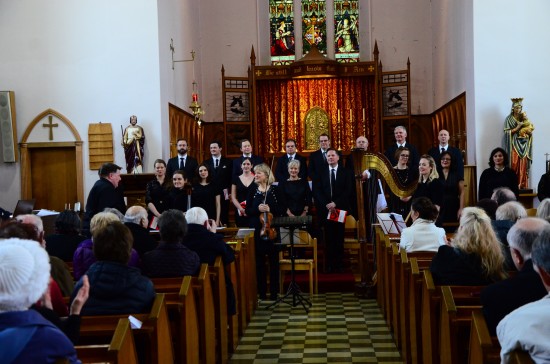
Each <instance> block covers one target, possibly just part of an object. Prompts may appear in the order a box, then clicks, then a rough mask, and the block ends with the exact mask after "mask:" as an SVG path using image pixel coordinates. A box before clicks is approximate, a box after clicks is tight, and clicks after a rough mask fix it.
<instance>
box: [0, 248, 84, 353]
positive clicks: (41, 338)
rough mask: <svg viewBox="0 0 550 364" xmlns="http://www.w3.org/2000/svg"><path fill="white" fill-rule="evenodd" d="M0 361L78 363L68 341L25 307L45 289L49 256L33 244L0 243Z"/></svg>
mask: <svg viewBox="0 0 550 364" xmlns="http://www.w3.org/2000/svg"><path fill="white" fill-rule="evenodd" d="M0 262H2V264H1V265H0V287H1V288H0V343H1V345H0V358H2V362H3V363H14V364H18V363H54V362H55V361H56V360H57V359H65V360H66V361H67V362H68V363H80V361H79V360H78V359H77V357H76V351H75V348H74V346H73V344H72V343H71V341H70V340H69V339H68V338H67V336H65V334H63V333H62V332H61V331H60V330H59V329H58V328H57V327H55V326H54V325H53V324H52V323H51V322H49V321H48V320H46V319H45V318H44V317H42V315H40V314H39V313H38V312H36V311H35V310H29V309H28V308H29V307H30V306H31V305H32V304H33V303H34V302H36V301H37V300H38V299H39V298H40V297H41V296H42V295H43V294H44V292H46V290H47V289H48V283H49V281H50V262H49V258H48V254H47V253H46V251H45V250H44V249H42V247H40V245H39V244H38V243H37V242H36V241H31V240H21V239H15V238H12V239H5V240H2V242H1V243H0Z"/></svg>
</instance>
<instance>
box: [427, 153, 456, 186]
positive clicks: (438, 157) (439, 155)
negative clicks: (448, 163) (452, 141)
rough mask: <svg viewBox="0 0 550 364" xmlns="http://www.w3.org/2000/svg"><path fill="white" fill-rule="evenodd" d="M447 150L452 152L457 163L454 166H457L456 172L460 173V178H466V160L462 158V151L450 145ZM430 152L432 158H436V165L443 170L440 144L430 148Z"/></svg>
mask: <svg viewBox="0 0 550 364" xmlns="http://www.w3.org/2000/svg"><path fill="white" fill-rule="evenodd" d="M447 152H449V153H451V155H452V156H453V162H454V163H455V165H454V166H453V168H455V170H456V172H457V173H458V178H459V179H462V180H463V179H464V161H463V160H462V153H460V149H458V148H455V147H451V146H450V145H449V146H448V147H447ZM428 154H429V155H431V156H432V158H433V159H434V160H435V165H436V166H437V169H438V170H441V150H440V149H439V146H437V147H433V148H430V150H428Z"/></svg>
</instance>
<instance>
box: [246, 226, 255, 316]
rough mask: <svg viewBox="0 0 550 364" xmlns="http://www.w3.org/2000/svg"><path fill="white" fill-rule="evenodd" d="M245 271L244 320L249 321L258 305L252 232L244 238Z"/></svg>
mask: <svg viewBox="0 0 550 364" xmlns="http://www.w3.org/2000/svg"><path fill="white" fill-rule="evenodd" d="M243 257H244V258H245V259H244V260H245V271H246V277H247V284H246V298H247V303H248V310H247V316H246V321H247V322H250V320H251V319H252V315H253V314H254V312H255V311H256V308H257V307H258V286H257V283H256V250H255V243H254V233H250V234H248V235H247V236H246V237H245V238H244V255H243Z"/></svg>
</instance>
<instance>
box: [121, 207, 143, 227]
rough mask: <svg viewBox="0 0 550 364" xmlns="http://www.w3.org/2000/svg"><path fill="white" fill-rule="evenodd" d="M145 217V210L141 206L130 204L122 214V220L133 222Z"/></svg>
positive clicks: (138, 221)
mask: <svg viewBox="0 0 550 364" xmlns="http://www.w3.org/2000/svg"><path fill="white" fill-rule="evenodd" d="M143 219H147V210H145V209H144V208H143V207H141V206H132V207H130V208H128V210H126V214H125V215H124V222H130V223H133V224H138V225H139V224H140V223H141V220H143Z"/></svg>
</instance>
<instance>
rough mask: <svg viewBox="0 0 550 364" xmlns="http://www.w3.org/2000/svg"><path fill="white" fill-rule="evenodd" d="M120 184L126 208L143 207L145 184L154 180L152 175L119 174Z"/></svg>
mask: <svg viewBox="0 0 550 364" xmlns="http://www.w3.org/2000/svg"><path fill="white" fill-rule="evenodd" d="M120 178H121V180H120V184H121V185H122V186H123V188H124V197H126V206H128V207H130V206H134V205H138V206H143V207H145V208H146V209H147V206H146V205H145V189H146V187H147V183H149V181H152V180H153V179H155V178H156V177H155V174H154V173H140V174H121V175H120Z"/></svg>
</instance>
